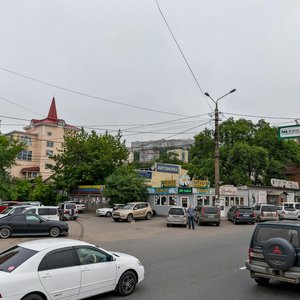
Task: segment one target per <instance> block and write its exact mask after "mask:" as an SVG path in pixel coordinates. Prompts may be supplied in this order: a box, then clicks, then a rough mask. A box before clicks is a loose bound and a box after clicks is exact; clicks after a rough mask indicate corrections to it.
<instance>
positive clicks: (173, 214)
mask: <svg viewBox="0 0 300 300" xmlns="http://www.w3.org/2000/svg"><path fill="white" fill-rule="evenodd" d="M172 225H183V226H184V227H186V225H187V213H186V209H185V208H184V207H181V206H173V207H170V209H169V211H168V216H167V226H168V227H169V226H172Z"/></svg>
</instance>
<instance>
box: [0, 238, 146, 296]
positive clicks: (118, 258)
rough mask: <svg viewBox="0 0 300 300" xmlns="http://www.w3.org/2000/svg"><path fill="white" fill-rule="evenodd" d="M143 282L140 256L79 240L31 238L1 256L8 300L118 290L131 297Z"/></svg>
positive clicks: (0, 275) (0, 287)
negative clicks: (136, 287)
mask: <svg viewBox="0 0 300 300" xmlns="http://www.w3.org/2000/svg"><path fill="white" fill-rule="evenodd" d="M143 279H144V267H143V265H142V264H141V263H140V261H139V260H138V259H137V258H136V257H134V256H131V255H128V254H124V253H118V252H110V251H106V250H104V249H102V248H99V247H96V246H94V245H91V244H88V243H86V242H83V241H78V240H71V239H56V240H49V239H41V240H32V241H29V242H24V243H20V244H18V245H17V246H13V247H11V248H9V249H7V250H5V251H3V252H2V253H0V299H2V298H3V299H4V300H16V299H22V300H44V299H53V300H54V299H59V300H63V299H69V300H71V299H72V300H76V299H85V298H88V297H91V296H94V295H98V294H102V293H106V292H109V291H114V290H115V291H117V292H118V293H119V294H120V295H122V296H127V295H130V294H131V293H132V292H133V291H134V289H135V286H136V284H137V283H139V282H141V281H142V280H143ZM12 283H13V284H12ZM16 287H17V288H16Z"/></svg>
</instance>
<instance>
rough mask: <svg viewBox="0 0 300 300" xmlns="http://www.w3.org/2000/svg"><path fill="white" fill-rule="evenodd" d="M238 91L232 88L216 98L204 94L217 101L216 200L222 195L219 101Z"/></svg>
mask: <svg viewBox="0 0 300 300" xmlns="http://www.w3.org/2000/svg"><path fill="white" fill-rule="evenodd" d="M235 91H236V89H233V90H231V91H230V92H229V93H227V94H225V95H223V96H222V97H220V98H218V99H217V100H214V99H213V98H212V97H211V96H210V95H209V93H205V94H204V95H205V96H207V97H209V98H210V99H211V100H212V101H213V102H214V103H215V200H219V196H220V149H219V140H220V135H219V110H218V102H219V100H220V99H222V98H224V97H226V96H227V95H229V94H232V93H234V92H235Z"/></svg>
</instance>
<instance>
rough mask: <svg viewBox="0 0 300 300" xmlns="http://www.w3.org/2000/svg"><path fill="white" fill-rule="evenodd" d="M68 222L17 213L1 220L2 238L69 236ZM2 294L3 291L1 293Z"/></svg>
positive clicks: (0, 234) (0, 235)
mask: <svg viewBox="0 0 300 300" xmlns="http://www.w3.org/2000/svg"><path fill="white" fill-rule="evenodd" d="M68 231H69V226H68V224H67V223H66V222H61V221H50V220H46V219H44V218H42V217H40V216H38V215H35V214H23V213H16V214H12V215H9V216H6V217H4V218H2V219H0V237H1V238H3V239H5V238H8V237H10V236H28V235H29V236H31V235H50V236H51V237H57V236H59V235H61V234H67V233H68ZM0 292H1V291H0Z"/></svg>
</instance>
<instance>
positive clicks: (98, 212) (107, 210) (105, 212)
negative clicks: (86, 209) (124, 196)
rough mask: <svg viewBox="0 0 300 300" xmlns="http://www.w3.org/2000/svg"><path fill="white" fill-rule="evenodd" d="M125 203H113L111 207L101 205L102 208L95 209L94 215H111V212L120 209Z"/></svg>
mask: <svg viewBox="0 0 300 300" xmlns="http://www.w3.org/2000/svg"><path fill="white" fill-rule="evenodd" d="M124 205H125V204H114V206H113V207H102V208H98V209H96V215H97V216H98V217H101V216H105V217H111V216H112V213H113V212H114V211H115V210H117V209H120V208H122V207H123V206H124Z"/></svg>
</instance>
